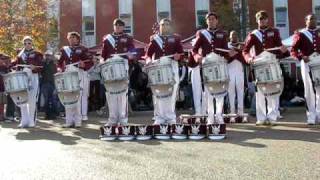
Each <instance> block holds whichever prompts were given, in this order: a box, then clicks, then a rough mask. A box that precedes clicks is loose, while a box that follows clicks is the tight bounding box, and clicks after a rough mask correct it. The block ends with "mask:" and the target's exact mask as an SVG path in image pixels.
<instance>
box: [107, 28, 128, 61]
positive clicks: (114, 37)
mask: <svg viewBox="0 0 320 180" xmlns="http://www.w3.org/2000/svg"><path fill="white" fill-rule="evenodd" d="M132 51H134V44H133V38H132V37H131V36H130V35H128V34H126V33H120V34H115V33H112V34H108V35H105V36H104V37H103V42H102V55H101V56H102V57H103V59H104V60H107V59H108V58H110V57H111V55H112V54H120V53H126V52H132Z"/></svg>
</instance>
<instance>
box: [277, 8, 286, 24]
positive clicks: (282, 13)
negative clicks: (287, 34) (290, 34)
mask: <svg viewBox="0 0 320 180" xmlns="http://www.w3.org/2000/svg"><path fill="white" fill-rule="evenodd" d="M286 25H287V8H286V7H277V8H276V26H277V27H286Z"/></svg>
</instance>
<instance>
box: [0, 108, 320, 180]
mask: <svg viewBox="0 0 320 180" xmlns="http://www.w3.org/2000/svg"><path fill="white" fill-rule="evenodd" d="M151 116H152V112H134V113H133V114H132V115H131V116H130V118H129V121H130V122H132V123H136V124H140V123H152V122H151V121H150V119H151ZM284 117H285V119H282V120H281V121H280V122H279V125H278V126H275V127H266V126H263V127H256V126H255V124H254V122H255V120H254V118H251V119H250V121H251V123H248V124H232V125H228V126H227V130H228V131H227V135H228V137H227V139H225V140H223V141H219V142H212V141H209V140H202V141H157V140H150V141H145V142H138V141H133V142H104V141H100V140H99V139H98V136H99V130H98V129H99V127H100V125H101V122H100V121H103V120H105V119H106V118H101V117H98V116H97V115H95V114H94V113H93V114H90V120H89V121H88V122H87V123H85V124H84V126H83V127H82V128H80V129H63V128H61V125H62V124H63V120H56V121H51V120H40V122H39V123H38V124H37V127H36V128H32V129H18V128H17V125H18V124H17V123H3V122H1V123H0V128H1V129H0V179H1V180H2V179H23V180H27V179H59V180H60V179H77V180H78V179H86V180H88V179H320V125H317V126H313V127H311V126H308V125H306V123H305V110H304V108H291V109H289V110H288V111H287V112H285V113H284Z"/></svg>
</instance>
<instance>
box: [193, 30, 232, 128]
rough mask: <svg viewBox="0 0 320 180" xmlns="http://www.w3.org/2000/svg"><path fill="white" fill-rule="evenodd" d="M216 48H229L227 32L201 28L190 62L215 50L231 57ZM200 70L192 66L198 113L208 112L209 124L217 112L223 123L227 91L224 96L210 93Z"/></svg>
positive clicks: (219, 119) (195, 104)
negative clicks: (214, 101)
mask: <svg viewBox="0 0 320 180" xmlns="http://www.w3.org/2000/svg"><path fill="white" fill-rule="evenodd" d="M215 48H222V49H228V41H227V35H226V33H225V32H224V31H222V30H220V29H203V30H199V31H198V32H197V34H196V39H195V42H194V46H193V49H192V55H193V58H191V59H190V61H191V62H189V63H191V64H197V62H195V61H193V60H194V59H198V58H199V56H202V57H203V58H204V57H205V56H206V55H208V54H210V53H211V52H215V53H216V54H220V55H221V56H223V57H225V58H226V59H230V58H229V56H228V53H225V52H221V51H217V50H216V49H215ZM200 72H201V69H200V66H199V65H197V66H195V67H194V68H192V74H191V83H192V92H193V101H194V107H195V111H196V114H197V115H200V114H207V113H208V124H212V123H213V122H214V119H215V118H214V117H215V115H214V114H216V117H217V121H218V122H219V123H223V122H224V121H223V117H222V110H223V101H224V97H223V96H224V95H226V94H227V92H225V94H224V95H223V96H219V97H214V96H213V95H212V94H211V93H209V91H208V90H207V88H206V87H204V89H203V88H202V82H201V73H200ZM214 98H215V99H216V104H215V106H216V113H214V103H213V99H214Z"/></svg>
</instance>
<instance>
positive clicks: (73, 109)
mask: <svg viewBox="0 0 320 180" xmlns="http://www.w3.org/2000/svg"><path fill="white" fill-rule="evenodd" d="M66 71H78V72H79V79H80V88H81V89H80V96H79V100H78V102H77V103H76V105H74V106H70V107H66V108H65V109H66V125H76V126H81V120H82V115H81V111H82V107H84V110H86V111H85V112H86V113H87V108H88V95H86V94H89V84H88V82H89V79H86V78H88V73H87V72H86V71H84V70H82V69H79V68H77V67H75V66H67V68H66ZM86 85H87V86H86ZM83 94H84V95H83ZM85 96H86V98H85ZM83 103H86V106H85V105H83Z"/></svg>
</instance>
